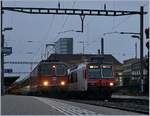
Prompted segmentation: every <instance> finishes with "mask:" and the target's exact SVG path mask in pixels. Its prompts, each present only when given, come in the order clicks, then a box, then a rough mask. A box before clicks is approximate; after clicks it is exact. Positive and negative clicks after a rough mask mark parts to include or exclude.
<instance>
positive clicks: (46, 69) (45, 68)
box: [40, 65, 52, 75]
mask: <svg viewBox="0 0 150 116" xmlns="http://www.w3.org/2000/svg"><path fill="white" fill-rule="evenodd" d="M40 72H41V74H43V75H52V69H51V67H50V66H49V65H43V66H41V68H40Z"/></svg>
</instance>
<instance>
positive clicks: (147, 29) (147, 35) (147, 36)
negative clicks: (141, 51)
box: [145, 28, 149, 39]
mask: <svg viewBox="0 0 150 116" xmlns="http://www.w3.org/2000/svg"><path fill="white" fill-rule="evenodd" d="M145 35H146V38H147V39H148V38H149V28H146V29H145Z"/></svg>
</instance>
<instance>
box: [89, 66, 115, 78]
mask: <svg viewBox="0 0 150 116" xmlns="http://www.w3.org/2000/svg"><path fill="white" fill-rule="evenodd" d="M88 75H89V78H112V66H110V65H102V64H90V65H88Z"/></svg>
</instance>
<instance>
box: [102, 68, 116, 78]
mask: <svg viewBox="0 0 150 116" xmlns="http://www.w3.org/2000/svg"><path fill="white" fill-rule="evenodd" d="M102 74H103V78H112V76H113V75H112V66H102Z"/></svg>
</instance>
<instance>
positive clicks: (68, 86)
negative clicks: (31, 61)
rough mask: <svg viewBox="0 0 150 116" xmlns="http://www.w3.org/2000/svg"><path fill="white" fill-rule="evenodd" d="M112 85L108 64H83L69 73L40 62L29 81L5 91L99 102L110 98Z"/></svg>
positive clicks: (63, 66)
mask: <svg viewBox="0 0 150 116" xmlns="http://www.w3.org/2000/svg"><path fill="white" fill-rule="evenodd" d="M115 84H116V81H115V78H114V76H113V67H112V64H111V63H98V62H84V63H81V64H79V65H77V66H75V67H73V68H70V69H69V68H68V67H67V65H66V64H65V63H63V62H40V63H39V65H37V66H36V68H34V70H33V71H32V72H31V73H30V76H29V78H27V79H26V80H25V81H22V83H16V84H14V85H12V86H11V87H10V88H9V91H10V92H12V93H17V92H18V93H32V94H33V93H45V92H46V93H50V94H53V92H55V91H59V92H60V91H65V93H68V94H70V93H71V94H72V93H73V94H74V95H75V94H76V95H81V96H82V95H86V96H87V95H88V96H89V95H94V94H95V95H94V96H98V97H100V98H110V97H111V95H112V90H113V88H114V86H115ZM22 88H24V89H22ZM25 88H26V89H25ZM23 90H26V92H25V91H23ZM91 93H92V94H91Z"/></svg>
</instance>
